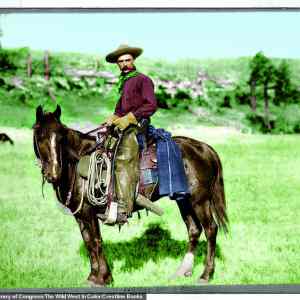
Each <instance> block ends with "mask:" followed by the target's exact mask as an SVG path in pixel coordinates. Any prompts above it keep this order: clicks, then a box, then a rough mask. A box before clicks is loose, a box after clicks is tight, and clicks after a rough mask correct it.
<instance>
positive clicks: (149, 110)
mask: <svg viewBox="0 0 300 300" xmlns="http://www.w3.org/2000/svg"><path fill="white" fill-rule="evenodd" d="M141 96H142V99H141V100H142V103H141V105H140V106H139V107H138V108H137V109H136V110H135V111H133V112H132V113H133V114H134V115H135V117H136V118H137V119H142V118H149V117H150V116H152V115H153V114H154V113H155V111H156V110H157V100H156V98H155V94H154V84H153V82H152V80H151V79H150V78H149V77H146V76H145V77H144V78H143V80H142V85H141Z"/></svg>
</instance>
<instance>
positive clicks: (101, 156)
mask: <svg viewBox="0 0 300 300" xmlns="http://www.w3.org/2000/svg"><path fill="white" fill-rule="evenodd" d="M104 172H106V176H105V174H104ZM104 177H105V178H104ZM110 180H111V162H110V159H109V158H108V156H107V155H106V153H105V152H101V151H97V150H96V151H95V152H93V153H92V154H91V157H90V162H89V172H88V183H87V198H88V201H89V202H90V203H91V204H92V205H95V206H104V205H106V204H107V195H108V189H109V183H110Z"/></svg>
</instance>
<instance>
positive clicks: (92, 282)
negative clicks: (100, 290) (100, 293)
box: [87, 280, 105, 287]
mask: <svg viewBox="0 0 300 300" xmlns="http://www.w3.org/2000/svg"><path fill="white" fill-rule="evenodd" d="M87 283H88V285H89V286H90V287H104V286H105V285H104V284H100V283H96V282H94V281H92V280H87Z"/></svg>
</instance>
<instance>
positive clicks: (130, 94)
mask: <svg viewBox="0 0 300 300" xmlns="http://www.w3.org/2000/svg"><path fill="white" fill-rule="evenodd" d="M156 109H157V101H156V98H155V95H154V84H153V82H152V80H151V79H150V78H149V77H147V76H146V75H144V74H139V75H137V76H135V77H131V78H129V79H127V80H126V81H125V83H124V86H123V92H122V95H121V97H120V99H119V101H118V103H117V105H116V109H115V114H116V115H117V116H119V117H123V116H124V115H126V114H127V113H129V112H132V113H133V114H134V116H135V118H136V119H137V120H138V121H139V120H140V119H142V118H149V117H150V116H151V115H153V114H154V112H155V111H156Z"/></svg>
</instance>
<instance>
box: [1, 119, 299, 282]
mask: <svg viewBox="0 0 300 300" xmlns="http://www.w3.org/2000/svg"><path fill="white" fill-rule="evenodd" d="M162 120H163V118H162ZM166 121H167V120H166ZM169 123H170V122H169ZM169 129H171V130H172V131H173V132H174V133H178V134H186V135H190V136H192V137H195V138H198V139H202V140H204V141H206V142H209V143H210V144H211V145H212V146H213V147H214V148H215V149H216V150H217V152H218V153H219V155H220V157H221V160H222V162H223V168H224V178H225V191H226V196H227V204H228V214H229V219H230V232H229V234H228V235H226V236H225V235H224V234H223V233H221V234H219V235H218V240H217V258H216V271H215V276H214V278H213V280H212V281H211V284H292V283H300V269H299V268H298V265H299V263H300V254H299V251H298V248H299V244H300V236H299V229H300V221H299V181H300V172H299V169H300V157H299V155H298V153H299V148H300V140H299V136H296V135H289V136H287V135H281V136H279V135H278V136H272V135H266V136H263V135H247V134H239V133H237V132H235V131H234V130H229V129H226V128H214V127H211V128H206V127H203V126H202V127H201V126H198V127H195V126H192V125H191V126H190V127H188V126H179V125H178V124H177V125H176V124H173V125H172V126H171V127H169ZM0 132H6V133H8V134H9V135H10V136H11V137H12V138H13V139H14V140H15V146H13V147H12V146H10V145H9V144H0V157H1V165H0V213H1V217H0V261H1V263H0V288H17V287H18V288H32V287H35V288H46V287H51V288H61V287H66V288H67V287H86V286H87V284H86V277H87V276H88V274H89V268H90V266H89V262H88V259H87V258H86V256H85V250H84V247H83V244H82V240H81V236H80V232H79V229H78V227H77V224H76V223H75V220H74V219H73V217H70V216H68V215H65V214H64V213H62V211H61V210H60V208H59V207H58V205H57V201H56V198H55V196H54V193H53V191H52V188H51V187H50V186H49V185H48V184H46V185H45V199H43V198H42V194H41V176H40V171H39V169H38V167H37V166H36V165H35V161H34V154H33V150H32V142H31V141H32V136H31V130H29V129H13V128H12V127H7V128H3V127H0ZM159 203H160V206H161V207H162V208H164V211H165V214H164V216H163V217H158V216H155V215H153V214H151V213H150V214H149V216H148V217H147V216H146V213H144V212H143V213H142V219H141V220H138V218H137V216H135V217H133V219H132V220H131V222H130V225H129V226H127V225H126V226H124V228H123V229H122V230H121V232H120V233H119V232H118V229H117V227H116V228H110V227H105V226H103V227H101V231H102V235H103V240H104V243H105V251H106V255H107V257H108V259H109V263H110V265H111V267H112V269H113V270H112V271H113V276H114V285H113V286H114V287H128V286H129V287H146V286H147V287H148V286H149V287H151V286H172V285H187V286H188V285H194V284H195V283H196V280H197V278H198V276H199V275H200V273H201V272H202V270H203V262H204V255H205V247H206V242H205V238H204V236H201V240H200V244H199V247H198V256H197V259H196V265H195V268H194V272H193V275H192V277H190V278H183V279H176V280H172V281H170V280H168V277H169V276H170V275H172V273H173V272H175V270H176V268H177V267H178V265H179V264H180V262H181V259H182V257H183V255H184V253H185V249H186V245H187V234H186V229H185V225H184V224H183V222H182V221H181V219H180V216H179V212H178V211H177V208H176V205H174V203H173V202H172V201H170V200H168V199H167V198H165V199H162V200H161V201H160V202H159Z"/></svg>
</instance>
